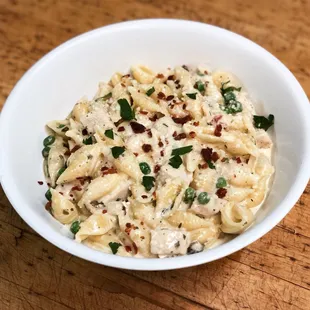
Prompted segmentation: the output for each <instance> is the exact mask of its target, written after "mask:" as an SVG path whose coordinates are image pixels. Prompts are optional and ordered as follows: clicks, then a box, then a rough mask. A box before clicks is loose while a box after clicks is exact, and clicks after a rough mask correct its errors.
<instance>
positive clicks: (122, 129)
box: [117, 126, 125, 132]
mask: <svg viewBox="0 0 310 310" xmlns="http://www.w3.org/2000/svg"><path fill="white" fill-rule="evenodd" d="M117 131H118V132H122V131H125V127H124V126H121V127H119V128H118V129H117Z"/></svg>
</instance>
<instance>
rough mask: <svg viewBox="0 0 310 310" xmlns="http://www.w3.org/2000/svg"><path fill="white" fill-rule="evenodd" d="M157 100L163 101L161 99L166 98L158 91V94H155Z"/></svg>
mask: <svg viewBox="0 0 310 310" xmlns="http://www.w3.org/2000/svg"><path fill="white" fill-rule="evenodd" d="M157 98H158V99H162V100H163V99H165V98H166V96H165V94H164V93H163V92H161V91H160V92H159V93H158V94H157Z"/></svg>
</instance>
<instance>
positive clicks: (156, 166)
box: [154, 165, 160, 173]
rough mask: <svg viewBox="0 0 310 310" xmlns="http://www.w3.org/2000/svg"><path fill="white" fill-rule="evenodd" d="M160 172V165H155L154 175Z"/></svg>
mask: <svg viewBox="0 0 310 310" xmlns="http://www.w3.org/2000/svg"><path fill="white" fill-rule="evenodd" d="M159 170H160V165H155V167H154V173H157V172H158V171H159Z"/></svg>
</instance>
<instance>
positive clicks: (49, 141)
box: [43, 136, 55, 146]
mask: <svg viewBox="0 0 310 310" xmlns="http://www.w3.org/2000/svg"><path fill="white" fill-rule="evenodd" d="M54 142H55V137H54V136H48V137H46V138H45V139H44V140H43V145H44V146H48V145H51V144H53V143H54Z"/></svg>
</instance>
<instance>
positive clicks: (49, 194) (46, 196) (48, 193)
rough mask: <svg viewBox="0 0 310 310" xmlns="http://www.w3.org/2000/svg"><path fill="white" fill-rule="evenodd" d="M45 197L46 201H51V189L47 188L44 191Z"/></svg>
mask: <svg viewBox="0 0 310 310" xmlns="http://www.w3.org/2000/svg"><path fill="white" fill-rule="evenodd" d="M45 198H46V199H47V200H48V201H51V200H52V193H51V190H50V189H48V190H47V191H46V193H45Z"/></svg>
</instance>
